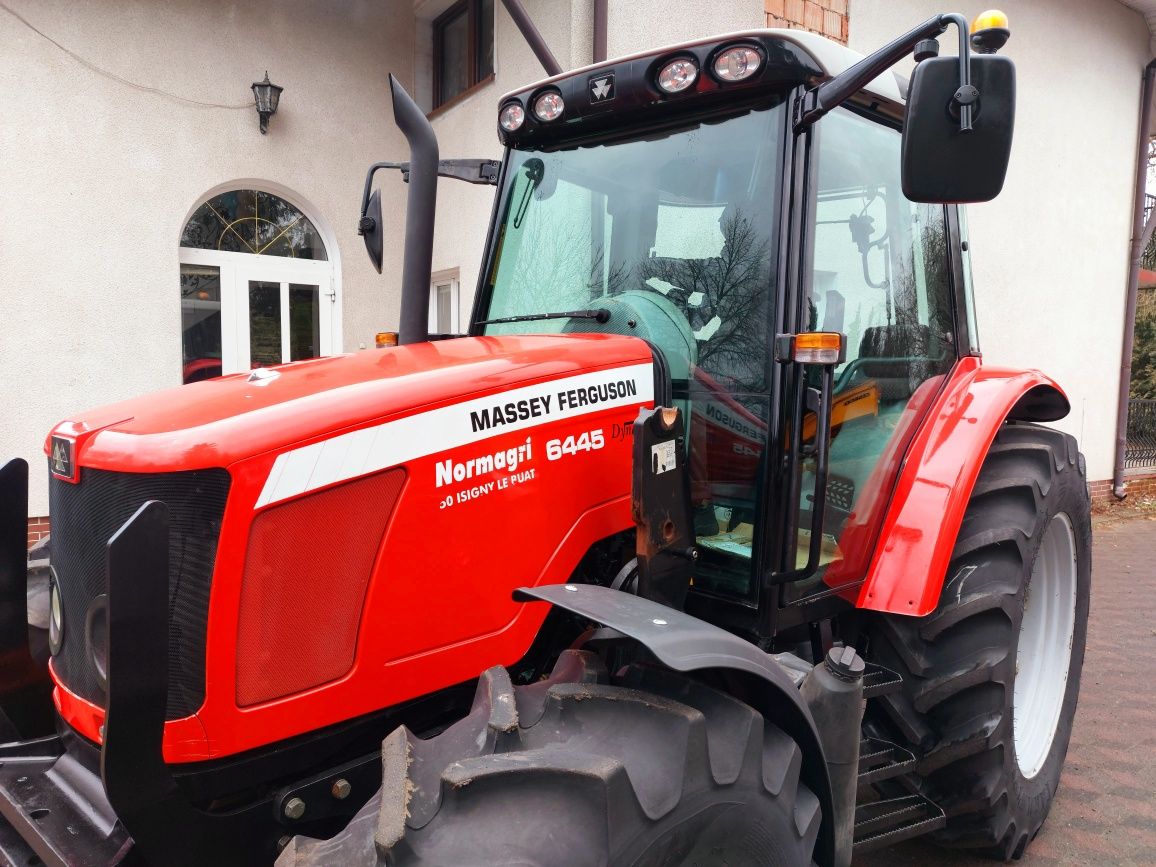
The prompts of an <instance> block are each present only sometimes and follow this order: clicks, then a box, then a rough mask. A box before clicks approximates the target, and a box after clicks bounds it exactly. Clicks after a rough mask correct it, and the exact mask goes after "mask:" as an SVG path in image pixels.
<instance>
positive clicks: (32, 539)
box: [28, 517, 48, 548]
mask: <svg viewBox="0 0 1156 867" xmlns="http://www.w3.org/2000/svg"><path fill="white" fill-rule="evenodd" d="M47 535H48V518H47V517H44V518H29V519H28V547H29V548H31V547H32V546H33V545H35V544H36V543H37V542H39V541H40V540H41V539H43V538H44V537H45V536H47Z"/></svg>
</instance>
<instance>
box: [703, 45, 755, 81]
mask: <svg viewBox="0 0 1156 867" xmlns="http://www.w3.org/2000/svg"><path fill="white" fill-rule="evenodd" d="M762 65H763V56H762V55H761V54H759V52H758V51H757V50H756V49H754V48H752V47H751V46H749V45H736V46H735V47H734V48H728V49H727V50H726V51H724V52H723V53H722V54H720V55H719V56H718V57H716V58H715V61H714V74H715V75H716V76H718V78H719V79H720V80H721V81H743V80H744V79H747V78H750V77H751V76H752V75H754V74H755V73H756V72H758V70H759V67H760V66H762Z"/></svg>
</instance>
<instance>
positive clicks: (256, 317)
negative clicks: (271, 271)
mask: <svg viewBox="0 0 1156 867" xmlns="http://www.w3.org/2000/svg"><path fill="white" fill-rule="evenodd" d="M280 363H281V284H280V283H264V282H261V281H259V280H250V281H249V366H250V367H267V366H268V365H271V364H280Z"/></svg>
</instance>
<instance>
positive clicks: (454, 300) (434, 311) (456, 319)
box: [428, 268, 462, 334]
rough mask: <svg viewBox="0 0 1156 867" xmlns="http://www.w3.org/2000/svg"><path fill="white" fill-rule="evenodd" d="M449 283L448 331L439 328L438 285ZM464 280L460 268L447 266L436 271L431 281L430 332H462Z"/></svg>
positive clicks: (431, 276)
mask: <svg viewBox="0 0 1156 867" xmlns="http://www.w3.org/2000/svg"><path fill="white" fill-rule="evenodd" d="M447 283H448V284H449V287H450V321H449V323H448V324H449V328H448V329H446V331H444V332H443V331H441V330H440V329H438V287H439V286H445V285H446V284H447ZM461 322H462V282H461V269H460V268H447V269H445V270H442V271H435V272H434V273H433V274H431V275H430V281H429V318H428V325H429V331H430V334H441V333H444V334H461V333H462V326H461Z"/></svg>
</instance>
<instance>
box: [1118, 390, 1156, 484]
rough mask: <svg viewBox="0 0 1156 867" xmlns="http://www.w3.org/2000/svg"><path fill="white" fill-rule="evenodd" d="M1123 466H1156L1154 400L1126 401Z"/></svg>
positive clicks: (1155, 410)
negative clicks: (1126, 416)
mask: <svg viewBox="0 0 1156 867" xmlns="http://www.w3.org/2000/svg"><path fill="white" fill-rule="evenodd" d="M1124 466H1125V467H1156V400H1135V399H1133V400H1130V401H1128V445H1127V448H1126V449H1125V450H1124Z"/></svg>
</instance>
